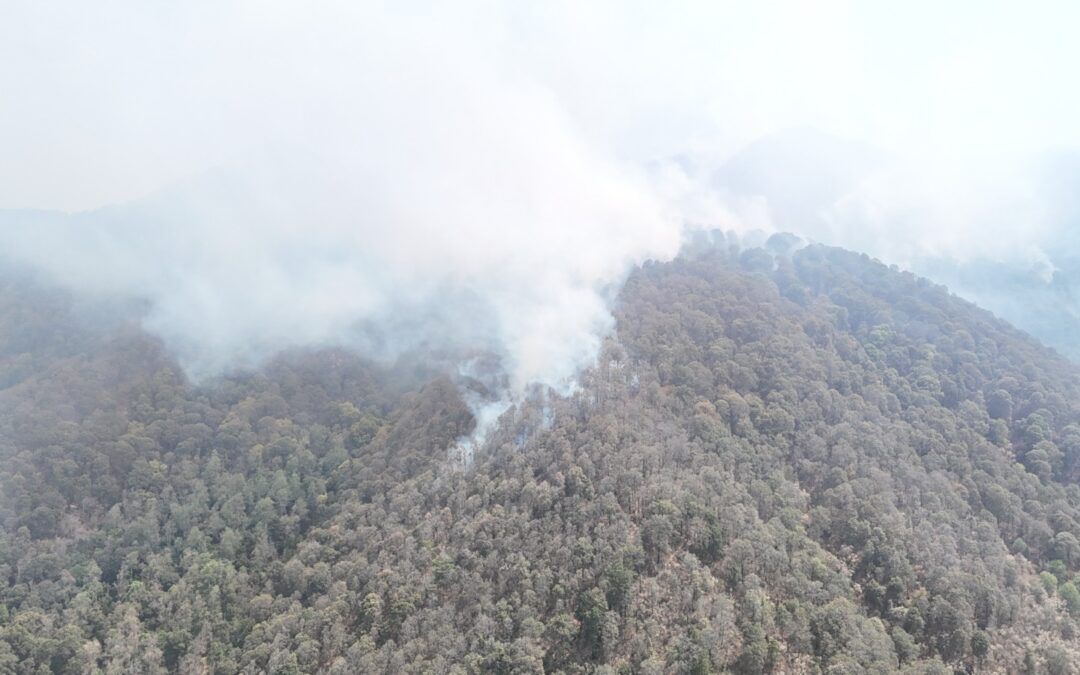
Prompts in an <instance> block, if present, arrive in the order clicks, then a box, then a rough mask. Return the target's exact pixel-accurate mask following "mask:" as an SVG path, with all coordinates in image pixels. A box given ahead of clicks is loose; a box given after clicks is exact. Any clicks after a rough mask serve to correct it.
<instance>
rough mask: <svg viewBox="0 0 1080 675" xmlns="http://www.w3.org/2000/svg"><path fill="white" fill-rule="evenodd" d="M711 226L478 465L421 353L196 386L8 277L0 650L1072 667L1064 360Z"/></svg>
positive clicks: (460, 666)
mask: <svg viewBox="0 0 1080 675" xmlns="http://www.w3.org/2000/svg"><path fill="white" fill-rule="evenodd" d="M716 239H717V241H718V242H720V243H718V244H715V245H712V246H710V247H706V248H704V249H702V250H699V251H698V252H696V253H694V254H689V253H688V254H687V255H685V256H683V257H682V258H680V259H678V260H676V261H675V262H672V263H665V264H648V265H646V266H645V267H643V268H641V269H639V270H637V271H636V272H635V273H634V275H633V276H632V277H631V278H630V280H629V281H628V282H627V284H626V287H625V288H624V289H623V291H622V294H621V296H620V299H619V302H618V306H617V308H616V318H617V333H616V335H614V336H612V338H611V339H610V340H609V341H608V343H607V345H606V347H605V351H604V354H603V355H602V358H601V359H600V361H599V363H598V365H597V367H596V368H594V369H593V370H591V371H589V372H587V373H585V374H584V375H583V377H582V382H581V387H580V389H579V390H578V391H577V392H576V393H575V394H574V395H573V396H572V397H571V398H567V399H562V398H558V397H554V396H549V397H544V396H541V395H539V394H538V395H537V396H536V397H535V398H534V399H532V400H530V401H528V402H525V403H523V404H522V405H520V406H518V408H517V409H516V410H515V411H513V412H512V413H511V414H508V415H507V416H505V417H504V419H503V423H502V425H501V426H500V428H499V430H498V431H497V432H496V433H495V434H494V436H493V438H491V440H490V443H489V447H488V448H487V449H486V450H485V451H483V452H481V453H478V454H477V456H476V458H475V461H474V462H473V464H472V465H471V466H468V467H462V466H458V465H455V464H454V463H453V462H451V461H450V460H449V459H448V458H447V452H446V450H447V447H448V446H449V445H450V444H451V443H452V442H453V440H454V439H455V438H457V437H458V436H460V435H461V434H463V433H467V432H468V431H469V429H470V427H471V424H472V420H471V417H470V415H469V412H468V409H467V408H466V406H465V405H464V402H463V401H462V399H461V397H460V395H459V393H458V389H457V388H456V387H455V386H454V383H453V382H452V381H451V380H450V379H448V378H447V377H445V376H440V375H437V374H432V373H430V372H428V371H426V370H424V369H423V368H420V367H418V366H417V365H416V364H415V363H414V364H411V365H409V366H408V367H406V366H403V365H402V366H399V367H397V368H384V367H381V366H376V365H372V364H369V363H366V362H364V361H362V360H361V359H358V358H357V357H355V356H352V355H350V354H348V353H345V352H341V351H332V350H324V351H318V352H306V353H294V354H287V355H283V356H281V357H279V358H278V359H276V360H275V361H274V362H272V363H270V364H269V365H268V366H267V367H266V368H265V369H264V370H263V371H261V372H259V373H248V374H238V375H235V376H230V377H227V378H222V379H220V380H218V381H215V382H211V383H207V384H204V385H201V386H193V385H191V384H189V383H187V382H186V381H185V378H184V377H183V375H182V373H181V372H180V371H179V370H178V368H177V367H176V365H175V362H174V361H173V359H172V358H171V357H170V356H169V355H168V354H166V353H165V352H164V351H163V349H162V347H161V345H160V344H159V343H158V342H157V341H156V340H153V339H151V338H150V337H148V336H147V335H145V334H143V333H142V332H141V331H140V330H139V329H138V328H137V327H136V326H135V325H133V324H131V323H130V322H124V321H114V322H112V323H107V324H105V325H102V324H101V323H100V322H99V323H98V324H96V325H94V326H93V327H85V321H84V319H83V318H82V315H81V313H80V312H79V311H77V310H78V308H77V306H75V305H74V304H73V302H72V301H71V299H69V298H65V297H64V296H62V294H57V293H55V292H52V291H48V290H47V289H43V288H41V287H39V286H34V285H32V284H28V283H25V282H4V283H3V284H0V387H3V388H2V389H0V578H2V579H3V581H4V583H3V584H2V585H0V673H8V672H10V673H36V672H58V673H80V672H99V671H97V670H95V669H98V668H100V669H103V671H104V672H108V673H156V672H181V673H204V672H215V673H234V672H245V673H263V672H265V673H280V674H284V673H306V672H332V673H358V672H364V673H401V672H417V673H420V672H431V673H444V672H447V673H448V672H459V673H486V672H495V673H542V672H564V673H585V672H598V673H623V672H626V673H669V672H673V673H709V672H737V673H761V672H788V673H793V672H806V673H813V672H829V673H862V672H872V673H889V672H897V671H904V672H919V673H922V672H929V673H949V672H953V670H954V669H960V670H961V671H963V670H964V669H965V668H966V669H974V670H977V671H978V672H1025V671H1027V672H1040V673H1041V672H1047V673H1068V672H1073V671H1072V670H1071V668H1073V666H1072V665H1071V664H1073V663H1077V662H1080V634H1078V626H1077V620H1078V618H1080V591H1078V590H1077V586H1076V582H1074V577H1075V575H1076V574H1077V571H1078V570H1080V487H1078V486H1077V482H1076V479H1077V478H1078V477H1080V377H1078V374H1080V373H1078V371H1077V369H1076V367H1075V366H1073V365H1071V364H1070V363H1069V362H1068V361H1066V360H1064V359H1062V358H1061V357H1059V356H1057V355H1056V354H1055V353H1053V352H1052V351H1050V350H1048V349H1046V348H1044V347H1042V346H1040V345H1039V344H1038V343H1036V342H1035V341H1033V340H1032V339H1030V338H1028V337H1027V336H1025V335H1024V334H1022V333H1020V332H1019V331H1016V330H1015V329H1013V328H1011V327H1010V326H1008V325H1007V324H1005V323H1003V322H1001V321H998V320H997V319H994V318H993V317H992V316H991V315H989V314H987V313H985V312H983V311H981V310H979V309H977V308H976V307H974V306H973V305H970V304H968V303H965V302H963V301H960V300H958V299H957V298H955V297H952V296H950V295H949V294H948V293H947V292H946V291H945V290H944V289H943V288H941V287H937V286H934V285H932V284H930V283H928V282H926V281H924V280H921V279H918V278H916V277H914V276H912V275H910V274H906V273H901V272H899V271H897V270H895V269H889V268H887V267H884V266H882V265H880V264H878V263H876V262H873V261H871V260H870V259H868V258H866V257H865V256H859V255H856V254H852V253H848V252H844V251H841V250H837V249H828V248H823V247H809V248H805V249H802V250H800V251H798V252H796V253H794V254H793V255H792V256H791V257H790V258H787V257H773V256H772V255H771V254H769V253H767V252H766V251H765V250H762V249H753V250H746V251H741V250H738V248H737V247H735V246H732V245H728V244H727V243H725V242H726V241H727V240H726V239H725V238H724V237H722V236H718V237H717V238H716Z"/></svg>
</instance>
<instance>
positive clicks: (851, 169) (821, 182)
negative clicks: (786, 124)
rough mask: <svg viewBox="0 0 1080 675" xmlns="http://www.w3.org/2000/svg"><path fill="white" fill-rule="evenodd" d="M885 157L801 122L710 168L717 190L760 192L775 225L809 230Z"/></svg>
mask: <svg viewBox="0 0 1080 675" xmlns="http://www.w3.org/2000/svg"><path fill="white" fill-rule="evenodd" d="M887 159H888V156H887V154H886V153H885V152H884V151H882V150H880V149H878V148H875V147H873V146H872V145H869V144H866V143H859V142H856V141H851V140H848V139H845V138H841V137H838V136H833V135H831V134H827V133H825V132H822V131H818V130H816V129H812V128H804V127H800V128H794V129H788V130H785V131H781V132H778V133H775V134H771V135H769V136H765V137H764V138H761V139H758V140H757V141H754V142H753V143H751V144H749V145H748V146H746V147H745V148H743V149H742V150H740V151H739V152H737V153H735V155H733V156H732V157H731V158H729V159H728V160H727V161H726V162H725V163H724V164H723V165H721V166H720V167H719V168H718V169H717V170H716V171H715V172H714V173H713V176H712V183H713V185H714V186H715V187H716V188H717V189H719V190H720V191H721V192H725V193H729V194H732V195H736V196H739V197H743V198H751V197H761V198H764V199H765V200H766V203H767V204H768V208H769V215H770V217H771V219H772V224H773V225H774V226H775V227H776V229H778V230H782V231H785V230H786V231H791V232H799V233H804V234H812V233H814V232H815V231H816V230H817V221H819V220H820V219H821V218H823V217H825V216H826V215H827V214H828V213H829V212H830V211H831V210H832V208H833V206H834V205H835V204H836V202H837V201H838V200H839V199H841V198H842V197H845V196H847V195H849V194H850V193H851V192H852V191H854V190H855V189H856V187H857V186H858V184H859V181H861V180H862V179H864V178H865V177H866V176H867V175H868V174H870V173H871V172H872V171H873V170H874V169H876V168H879V167H880V166H882V165H883V164H884V163H885V162H886V160H887Z"/></svg>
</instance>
